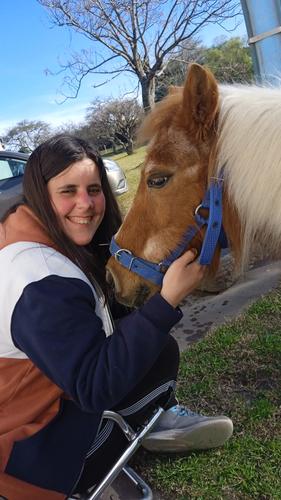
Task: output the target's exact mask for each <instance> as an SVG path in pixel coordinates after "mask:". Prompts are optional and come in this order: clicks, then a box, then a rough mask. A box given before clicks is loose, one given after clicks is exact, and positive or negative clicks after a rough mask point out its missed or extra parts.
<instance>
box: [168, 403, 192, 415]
mask: <svg viewBox="0 0 281 500" xmlns="http://www.w3.org/2000/svg"><path fill="white" fill-rule="evenodd" d="M170 411H172V412H173V413H176V415H178V416H179V417H196V416H197V415H198V413H195V412H194V411H192V410H190V409H189V408H186V407H185V406H183V405H175V406H172V408H170Z"/></svg>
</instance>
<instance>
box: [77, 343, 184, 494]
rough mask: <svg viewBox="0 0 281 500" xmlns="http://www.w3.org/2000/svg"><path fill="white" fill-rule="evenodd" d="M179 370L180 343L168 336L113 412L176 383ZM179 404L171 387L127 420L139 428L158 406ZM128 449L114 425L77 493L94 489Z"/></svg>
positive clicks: (86, 469) (89, 463)
mask: <svg viewBox="0 0 281 500" xmlns="http://www.w3.org/2000/svg"><path fill="white" fill-rule="evenodd" d="M178 367H179V348H178V344H177V342H176V340H175V339H174V338H173V337H172V336H171V335H169V336H168V341H167V344H166V346H165V347H164V349H163V350H162V351H161V352H160V354H159V357H158V358H157V360H156V362H155V363H154V365H153V366H152V367H151V369H150V370H149V372H148V373H147V374H146V375H145V377H144V378H143V379H142V380H141V381H140V382H139V383H138V384H137V385H136V386H135V388H134V389H133V390H132V391H131V393H130V394H128V395H127V396H126V397H125V398H124V399H123V401H121V402H120V403H119V404H118V405H117V406H116V407H115V408H112V410H114V411H118V410H121V409H123V408H128V407H129V406H131V405H132V404H134V403H136V402H137V401H139V400H141V399H142V398H143V397H144V396H146V395H147V394H149V393H150V392H152V391H153V390H154V389H156V388H157V387H159V386H161V385H162V384H164V383H165V382H169V381H171V380H176V379H177V373H178ZM176 402H177V401H176V399H175V396H174V393H173V391H172V390H171V388H170V389H168V390H166V392H163V393H162V394H161V395H158V396H157V397H156V398H155V399H153V400H152V401H151V402H150V403H149V404H148V405H146V406H144V407H143V408H142V409H141V410H140V411H138V412H136V413H134V414H132V415H130V416H128V417H126V420H127V422H128V423H129V424H130V425H131V426H132V427H133V428H136V427H137V426H138V425H139V424H141V423H143V422H144V421H145V419H146V418H147V417H148V416H149V415H150V414H151V413H152V412H153V410H154V409H155V408H156V407H157V406H159V405H160V406H162V407H163V408H165V409H167V408H170V407H171V406H173V405H174V404H176ZM126 446H128V441H127V439H126V438H125V436H124V434H123V433H122V431H121V430H120V428H119V427H118V426H117V425H116V424H114V427H113V430H112V432H111V434H110V435H109V437H108V439H107V440H106V441H105V442H104V443H103V444H102V445H101V446H100V448H98V449H97V450H96V451H95V452H94V453H93V454H92V455H90V456H89V457H88V458H87V460H86V462H85V467H84V470H83V473H82V475H81V478H80V480H79V483H78V484H77V485H76V488H75V491H76V492H80V493H81V492H85V491H86V490H87V489H89V488H90V487H91V486H93V485H94V484H97V483H98V482H100V481H101V479H102V478H103V477H104V476H105V474H106V473H107V472H108V471H109V470H110V469H111V468H112V466H113V465H114V464H115V462H116V461H117V460H118V458H119V457H120V455H121V454H122V453H123V451H124V450H125V448H126Z"/></svg>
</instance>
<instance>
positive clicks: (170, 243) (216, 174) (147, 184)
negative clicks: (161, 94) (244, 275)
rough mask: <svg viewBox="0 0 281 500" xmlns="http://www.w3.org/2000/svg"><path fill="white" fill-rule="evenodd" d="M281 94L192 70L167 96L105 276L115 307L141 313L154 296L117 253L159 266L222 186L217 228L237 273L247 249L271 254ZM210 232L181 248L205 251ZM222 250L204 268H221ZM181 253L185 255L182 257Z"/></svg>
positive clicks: (148, 130) (277, 208) (279, 177)
mask: <svg viewBox="0 0 281 500" xmlns="http://www.w3.org/2000/svg"><path fill="white" fill-rule="evenodd" d="M280 132H281V89H279V88H276V89H274V88H266V87H259V86H255V85H239V86H235V85H221V86H220V85H218V83H217V81H216V79H215V77H214V76H213V74H212V73H211V72H210V71H209V70H208V69H207V68H205V67H202V66H200V65H198V64H191V65H190V66H189V69H188V72H187V77H186V81H185V84H184V86H183V87H182V88H181V87H178V88H173V89H171V91H170V92H169V94H168V96H167V97H166V98H165V99H164V100H163V101H161V102H160V103H159V104H157V105H156V106H155V107H154V109H153V110H152V111H151V112H150V113H149V114H148V115H147V117H146V118H145V119H144V122H143V124H142V126H141V130H140V137H141V139H142V140H144V141H147V142H148V146H147V154H146V158H145V161H144V164H143V168H142V172H141V178H140V182H139V186H138V189H137V192H136V195H135V198H134V201H133V203H132V206H131V208H130V210H129V212H128V213H127V215H126V217H125V219H124V221H123V224H122V226H121V228H120V229H119V231H118V233H117V234H116V236H115V242H116V244H117V245H118V247H117V248H118V250H117V251H116V249H115V251H112V253H113V254H115V257H114V256H112V257H111V258H110V259H109V261H108V265H107V268H108V271H109V273H110V274H111V276H112V277H113V280H114V284H115V291H116V296H117V299H118V300H119V301H121V302H123V303H125V304H127V305H129V306H139V305H140V304H142V303H143V302H144V301H145V300H147V299H148V298H149V297H150V296H151V295H152V294H153V293H155V292H156V291H157V290H158V289H159V287H160V286H161V283H157V284H155V283H153V282H151V281H150V280H149V279H146V278H145V277H143V276H139V275H138V274H136V272H132V268H131V264H130V265H128V266H127V268H126V267H124V266H123V265H122V264H121V262H120V260H121V259H119V256H120V252H119V250H122V251H124V252H126V255H132V256H133V257H132V259H131V261H130V262H133V260H134V259H135V258H136V257H137V258H139V257H140V258H141V259H145V260H146V261H149V262H152V263H159V266H160V267H161V263H163V262H164V261H165V259H167V256H169V255H170V253H171V252H172V251H173V249H174V248H175V247H177V245H179V244H180V242H181V241H182V238H183V234H184V233H185V231H186V228H187V227H190V226H194V224H195V226H196V225H197V222H196V221H195V222H194V217H195V212H198V211H199V213H200V214H201V215H202V216H206V214H207V215H208V212H209V207H208V206H207V207H205V208H204V205H203V206H202V200H203V199H204V196H205V193H206V191H207V190H208V189H209V188H210V185H211V184H212V183H214V182H215V183H216V182H219V183H220V184H221V186H222V194H221V196H222V224H223V228H224V231H225V234H226V237H227V240H228V244H229V246H230V248H231V250H232V252H233V255H234V259H235V262H236V265H237V268H239V269H244V268H245V266H246V265H247V262H248V260H249V256H250V255H251V251H252V249H253V245H254V244H255V242H258V243H259V245H261V246H263V245H266V247H267V250H268V249H269V250H270V251H272V253H276V249H277V248H278V246H279V247H280V239H281V223H280V222H281V134H280ZM205 234H206V225H205V226H204V225H203V226H202V227H199V228H198V231H197V232H196V234H195V235H194V237H192V239H191V241H189V242H188V244H187V245H186V247H185V248H186V249H187V248H189V247H193V248H196V249H197V250H198V252H200V251H201V248H202V244H203V241H204V236H205ZM220 246H221V245H220V241H217V242H216V244H215V248H214V252H213V256H212V259H211V262H210V263H209V266H208V267H209V272H210V275H213V274H214V273H215V272H216V270H217V268H218V265H219V260H220ZM185 248H182V249H181V251H183V250H184V249H185Z"/></svg>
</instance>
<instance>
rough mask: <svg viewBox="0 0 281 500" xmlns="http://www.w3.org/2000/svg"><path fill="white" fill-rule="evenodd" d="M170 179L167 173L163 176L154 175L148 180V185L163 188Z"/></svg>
mask: <svg viewBox="0 0 281 500" xmlns="http://www.w3.org/2000/svg"><path fill="white" fill-rule="evenodd" d="M169 179H170V177H168V176H167V175H165V176H163V177H152V178H151V179H148V180H147V185H148V187H150V188H162V187H163V186H165V184H167V182H168V180H169Z"/></svg>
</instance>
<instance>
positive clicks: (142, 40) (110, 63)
mask: <svg viewBox="0 0 281 500" xmlns="http://www.w3.org/2000/svg"><path fill="white" fill-rule="evenodd" d="M38 1H39V3H40V4H41V5H42V6H44V7H46V8H47V9H48V12H49V14H50V17H51V20H52V23H53V24H55V25H57V26H65V27H68V28H71V29H74V30H75V31H76V32H78V33H80V34H82V35H84V36H85V37H86V38H87V39H88V40H91V41H92V42H94V45H93V50H91V49H90V50H83V51H82V52H80V53H75V54H73V55H72V57H71V58H70V60H68V61H67V62H66V63H65V64H62V65H61V69H62V71H66V77H65V79H64V83H65V84H67V86H68V88H69V89H70V95H68V96H67V97H76V96H77V95H78V92H79V89H80V86H81V83H82V81H83V79H84V78H85V77H86V76H87V75H89V74H103V75H104V76H105V80H104V82H103V83H105V82H106V81H108V79H111V78H114V77H116V76H118V75H119V74H120V73H121V72H124V71H127V72H129V73H131V74H133V75H134V76H135V77H137V81H138V83H139V84H140V86H141V92H142V101H143V107H144V109H145V110H147V109H150V108H151V107H152V106H153V104H154V92H155V79H156V78H157V77H158V76H159V75H160V74H161V72H162V71H163V70H164V69H165V66H166V64H167V61H168V57H169V56H171V54H173V53H175V52H176V51H177V48H178V46H179V44H181V43H182V42H184V41H185V40H187V39H189V38H192V37H194V36H195V35H196V34H197V33H198V32H199V31H200V29H201V28H202V27H203V26H206V25H208V24H210V23H216V24H219V25H221V24H223V22H224V21H225V20H226V19H229V18H233V19H234V20H235V19H236V16H237V14H238V13H240V2H239V1H238V0H140V1H137V0H122V1H121V0H38ZM99 47H100V48H102V47H103V50H102V51H101V52H100V53H98V52H97V51H98V50H99Z"/></svg>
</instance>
